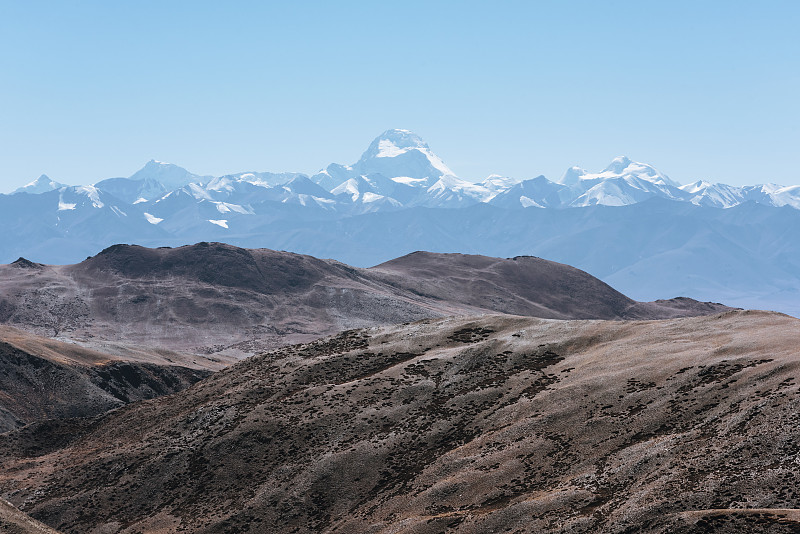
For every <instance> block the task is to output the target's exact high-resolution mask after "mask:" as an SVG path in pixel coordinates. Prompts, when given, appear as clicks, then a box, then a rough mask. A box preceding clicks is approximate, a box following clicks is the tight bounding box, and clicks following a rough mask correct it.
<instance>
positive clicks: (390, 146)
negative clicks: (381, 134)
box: [375, 139, 411, 158]
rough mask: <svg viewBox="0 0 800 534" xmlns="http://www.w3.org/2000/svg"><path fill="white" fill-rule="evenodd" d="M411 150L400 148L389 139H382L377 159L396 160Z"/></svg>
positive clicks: (376, 155) (379, 143)
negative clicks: (395, 158)
mask: <svg viewBox="0 0 800 534" xmlns="http://www.w3.org/2000/svg"><path fill="white" fill-rule="evenodd" d="M409 150H411V148H410V147H409V148H400V147H399V146H397V145H395V144H394V143H393V142H391V141H390V140H389V139H381V140H380V141H379V142H378V153H377V154H375V157H376V158H394V157H396V156H399V155H400V154H405V153H406V152H408V151H409Z"/></svg>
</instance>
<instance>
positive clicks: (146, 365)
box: [0, 326, 222, 432]
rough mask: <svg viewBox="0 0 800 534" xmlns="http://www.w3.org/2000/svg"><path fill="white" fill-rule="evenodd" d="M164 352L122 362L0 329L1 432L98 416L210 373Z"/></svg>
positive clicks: (184, 385)
mask: <svg viewBox="0 0 800 534" xmlns="http://www.w3.org/2000/svg"><path fill="white" fill-rule="evenodd" d="M162 352H163V353H162V354H150V355H149V358H144V355H143V354H142V353H141V352H140V353H136V355H129V358H126V359H124V360H123V359H121V358H119V357H115V356H110V355H108V354H103V353H100V352H96V351H92V350H88V349H85V348H83V347H80V346H77V345H74V344H69V343H62V342H59V341H55V340H52V339H45V338H40V337H38V336H35V335H32V334H30V333H27V332H23V331H20V330H17V329H14V328H10V327H7V326H3V327H0V432H6V431H8V430H11V429H15V428H19V427H21V426H24V425H26V424H28V423H32V422H36V421H43V420H46V419H63V418H71V417H90V416H95V415H99V414H101V413H104V412H106V411H108V410H111V409H113V408H117V407H119V406H122V405H123V404H126V403H128V402H133V401H137V400H141V399H150V398H153V397H156V396H159V395H166V394H169V393H174V392H176V391H180V390H182V389H185V388H186V387H188V386H189V385H191V384H193V383H195V382H197V381H198V380H200V379H202V378H204V377H206V376H208V375H209V374H210V371H208V370H206V369H205V368H206V367H209V366H210V364H211V362H207V361H204V362H202V365H199V366H198V365H192V364H191V362H189V361H188V360H189V359H190V357H188V356H182V355H179V354H176V353H170V352H168V351H162ZM136 357H139V358H140V359H146V360H149V361H135V359H136ZM178 363H184V364H189V365H192V367H195V368H189V367H187V366H184V365H178ZM197 367H203V368H202V369H201V368H197ZM219 367H222V364H218V368H219Z"/></svg>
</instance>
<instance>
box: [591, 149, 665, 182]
mask: <svg viewBox="0 0 800 534" xmlns="http://www.w3.org/2000/svg"><path fill="white" fill-rule="evenodd" d="M587 176H589V175H587ZM592 176H597V177H600V178H616V177H619V178H624V177H633V178H638V179H640V180H647V181H648V182H653V183H654V184H657V185H669V186H672V187H679V185H680V184H678V183H677V182H674V181H672V180H671V179H670V178H669V177H668V176H667V175H666V174H662V173H660V172H659V171H658V170H656V169H655V167H653V166H651V165H648V164H646V163H640V162H638V161H632V160H631V159H630V158H628V157H627V156H618V157H616V158H614V159H613V161H612V162H611V164H610V165H609V166H608V167H606V168H605V169H603V172H601V173H599V174H598V175H592Z"/></svg>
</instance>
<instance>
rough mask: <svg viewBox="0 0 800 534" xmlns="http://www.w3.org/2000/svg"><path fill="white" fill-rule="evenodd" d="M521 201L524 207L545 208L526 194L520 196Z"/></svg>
mask: <svg viewBox="0 0 800 534" xmlns="http://www.w3.org/2000/svg"><path fill="white" fill-rule="evenodd" d="M519 203H520V204H522V207H523V208H544V206H542V205H541V204H539V203H538V202H536V201H535V200H533V199H532V198H528V197H526V196H525V195H522V196H520V197H519Z"/></svg>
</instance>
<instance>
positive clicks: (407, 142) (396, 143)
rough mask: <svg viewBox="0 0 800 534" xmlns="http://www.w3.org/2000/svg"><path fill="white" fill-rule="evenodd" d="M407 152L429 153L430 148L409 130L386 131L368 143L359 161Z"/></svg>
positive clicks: (391, 156)
mask: <svg viewBox="0 0 800 534" xmlns="http://www.w3.org/2000/svg"><path fill="white" fill-rule="evenodd" d="M409 150H420V151H428V152H430V147H429V146H428V143H426V142H425V141H424V140H423V139H422V138H421V137H420V136H418V135H417V134H415V133H414V132H411V131H409V130H397V129H395V130H386V131H385V132H383V133H382V134H381V135H379V136H378V137H376V138H375V139H374V140H373V141H372V143H370V145H369V148H367V150H366V152H364V154H363V155H362V156H361V159H362V160H364V159H369V158H393V157H396V156H399V155H401V154H404V153H406V152H408V151H409Z"/></svg>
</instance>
